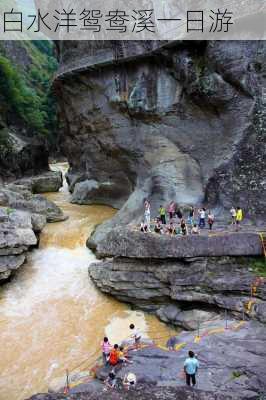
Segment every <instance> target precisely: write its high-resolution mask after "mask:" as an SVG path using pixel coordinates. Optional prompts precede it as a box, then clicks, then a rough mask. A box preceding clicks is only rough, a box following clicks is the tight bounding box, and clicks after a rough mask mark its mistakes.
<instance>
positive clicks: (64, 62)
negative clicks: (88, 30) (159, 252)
mask: <svg viewBox="0 0 266 400" xmlns="http://www.w3.org/2000/svg"><path fill="white" fill-rule="evenodd" d="M164 44H165V43H156V42H154V43H153V42H145V43H141V42H132V43H129V42H123V41H121V42H117V43H115V44H114V43H113V42H107V41H106V42H104V43H97V44H95V43H93V42H86V43H84V42H77V43H75V46H74V45H73V44H72V43H71V42H64V43H62V44H61V45H60V61H61V64H60V70H59V73H58V80H57V81H56V82H55V86H56V90H57V92H58V98H59V102H60V110H61V111H60V116H61V121H62V123H63V126H64V128H63V131H62V146H63V149H64V153H65V154H66V155H67V158H68V160H69V163H70V169H69V173H68V181H69V184H70V189H71V191H72V192H73V201H74V202H77V203H84V204H92V203H95V202H97V203H99V204H107V205H112V206H114V207H117V208H119V209H120V211H119V212H118V214H117V215H116V216H115V217H114V218H113V219H112V221H111V222H107V223H105V224H104V225H102V226H101V227H98V229H97V230H96V233H95V235H94V239H95V241H100V240H101V238H102V237H103V236H104V235H105V233H106V232H107V231H108V230H109V229H112V228H113V227H114V226H115V225H124V224H127V223H128V222H131V221H133V220H136V221H139V219H140V218H141V215H142V213H143V200H144V199H145V198H149V199H150V200H151V205H152V216H156V214H157V210H158V208H159V205H160V204H161V203H162V204H168V203H169V201H170V200H175V201H176V202H177V203H179V204H181V205H182V204H184V205H187V204H201V203H202V202H204V204H205V205H206V206H207V207H208V206H211V207H212V208H213V209H214V208H215V209H216V214H220V215H221V216H223V215H224V212H225V209H227V210H228V208H229V209H230V207H231V205H232V204H235V205H236V206H237V205H241V207H242V208H243V209H244V214H245V217H246V218H250V219H252V220H253V221H255V222H256V223H258V224H259V223H260V222H261V221H263V220H265V179H264V176H263V171H264V170H265V157H264V148H265V135H264V133H265V132H264V130H265V127H264V124H263V118H264V117H263V114H264V111H263V110H264V108H263V104H262V103H263V101H262V90H261V88H262V86H263V79H264V78H263V73H264V72H263V71H264V67H263V65H264V63H263V60H264V54H265V43H264V42H248V41H246V42H245V41H243V42H241V41H229V42H228V41H227V42H223V41H215V42H204V43H203V42H197V43H193V42H182V43H172V44H171V46H170V45H169V44H168V45H167V46H164V47H162V45H164ZM92 67H93V68H92ZM258 165H259V166H260V167H259V168H258Z"/></svg>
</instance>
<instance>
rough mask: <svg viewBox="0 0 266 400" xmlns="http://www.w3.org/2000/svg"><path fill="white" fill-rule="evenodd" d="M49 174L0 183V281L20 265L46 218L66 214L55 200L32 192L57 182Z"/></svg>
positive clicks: (60, 217) (57, 218) (57, 178)
mask: <svg viewBox="0 0 266 400" xmlns="http://www.w3.org/2000/svg"><path fill="white" fill-rule="evenodd" d="M52 174H53V173H51V174H50V173H48V174H46V175H45V176H44V177H43V178H41V177H36V178H32V179H27V180H23V181H17V182H13V183H11V184H8V185H5V186H0V283H2V282H5V281H6V280H7V279H9V278H10V277H11V275H12V274H13V273H14V272H15V270H17V269H18V268H19V267H20V266H21V265H23V263H24V262H25V261H26V255H27V251H28V250H29V249H30V248H31V247H32V246H36V245H37V244H38V236H37V235H38V234H39V233H40V232H41V231H42V229H43V228H44V226H45V225H46V223H47V222H58V221H63V220H64V219H65V218H66V216H65V215H64V214H63V212H62V210H61V209H60V208H59V207H58V206H57V205H56V204H54V203H53V202H51V201H49V200H47V199H46V198H45V197H43V196H42V195H39V194H33V190H34V188H35V190H37V188H44V187H46V188H47V187H50V188H51V189H52V185H53V187H54V188H55V187H58V186H59V182H60V176H59V175H58V174H55V175H54V178H53V175H52ZM47 179H48V180H47ZM53 179H54V181H53ZM51 180H52V181H53V182H54V183H51V182H52V181H51ZM45 182H47V183H45ZM55 182H56V185H55ZM44 185H45V186H44ZM49 185H50V186H49ZM57 190H58V189H57Z"/></svg>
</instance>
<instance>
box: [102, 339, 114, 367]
mask: <svg viewBox="0 0 266 400" xmlns="http://www.w3.org/2000/svg"><path fill="white" fill-rule="evenodd" d="M101 348H102V355H103V365H106V364H107V363H108V360H109V356H110V351H111V348H112V345H111V343H110V342H109V340H108V337H105V338H103V341H102V343H101Z"/></svg>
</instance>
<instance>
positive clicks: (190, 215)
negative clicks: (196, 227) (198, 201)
mask: <svg viewBox="0 0 266 400" xmlns="http://www.w3.org/2000/svg"><path fill="white" fill-rule="evenodd" d="M194 214H195V209H194V207H190V209H189V213H188V224H189V225H191V226H192V225H193V223H194Z"/></svg>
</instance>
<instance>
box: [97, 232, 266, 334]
mask: <svg viewBox="0 0 266 400" xmlns="http://www.w3.org/2000/svg"><path fill="white" fill-rule="evenodd" d="M96 252H97V254H98V256H100V257H109V259H108V258H107V259H105V260H103V261H101V262H98V263H94V264H93V265H91V266H90V268H89V275H90V277H91V278H92V280H93V281H94V282H95V284H96V285H97V287H98V288H99V289H100V290H101V291H103V292H105V293H109V294H111V295H113V296H115V297H116V298H118V299H119V300H121V301H125V302H127V303H131V304H133V305H134V306H137V307H140V308H142V309H144V310H149V311H153V312H156V314H157V315H158V317H159V318H161V319H162V320H163V321H165V322H168V323H171V324H174V325H177V326H182V327H184V328H185V329H195V324H196V323H197V321H198V320H207V319H209V318H211V317H212V315H213V313H220V312H224V310H228V311H229V312H232V313H234V314H235V315H241V314H242V313H245V314H246V315H247V316H249V317H253V318H257V319H258V320H260V321H262V322H266V285H265V280H264V278H261V277H260V271H258V270H257V265H260V263H261V265H264V268H265V264H263V262H264V261H263V259H260V256H261V255H262V244H261V241H260V238H259V235H258V234H257V233H256V232H250V233H248V232H246V233H242V232H239V233H237V232H234V233H228V232H224V233H222V232H220V233H217V234H216V235H213V236H208V235H206V236H192V235H191V236H189V237H179V238H177V237H170V236H167V235H166V236H160V235H156V234H143V233H141V232H137V231H133V230H130V229H117V230H113V231H112V232H110V233H109V234H107V236H106V239H103V240H102V241H100V242H99V243H98V244H97V246H96ZM110 257H111V259H110ZM264 273H265V271H264Z"/></svg>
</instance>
